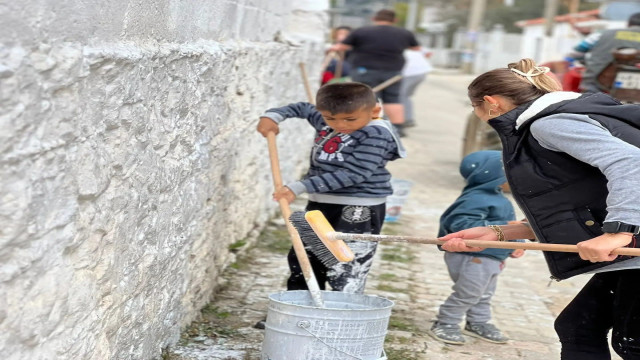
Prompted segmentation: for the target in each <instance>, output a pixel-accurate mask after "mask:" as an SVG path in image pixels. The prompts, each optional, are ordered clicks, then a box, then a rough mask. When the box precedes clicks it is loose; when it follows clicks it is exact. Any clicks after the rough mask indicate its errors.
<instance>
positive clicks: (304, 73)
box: [299, 63, 316, 105]
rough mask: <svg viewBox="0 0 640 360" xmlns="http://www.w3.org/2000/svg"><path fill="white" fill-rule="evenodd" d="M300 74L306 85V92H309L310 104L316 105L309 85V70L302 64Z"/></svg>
mask: <svg viewBox="0 0 640 360" xmlns="http://www.w3.org/2000/svg"><path fill="white" fill-rule="evenodd" d="M299 65H300V73H301V74H302V82H303V83H304V90H305V91H306V92H307V99H308V100H309V103H310V104H314V105H315V103H316V102H315V99H314V97H313V92H311V85H310V84H309V77H308V76H307V69H306V68H305V67H304V63H300V64H299Z"/></svg>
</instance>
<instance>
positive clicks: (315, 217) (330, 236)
mask: <svg viewBox="0 0 640 360" xmlns="http://www.w3.org/2000/svg"><path fill="white" fill-rule="evenodd" d="M296 213H298V212H296ZM290 219H291V221H292V222H293V225H294V226H295V227H296V229H298V233H299V234H300V237H301V238H302V239H303V241H304V242H305V243H306V244H316V245H314V246H315V247H319V244H324V245H325V246H327V249H328V250H329V252H328V254H333V255H335V254H336V253H337V252H338V251H341V249H340V246H341V245H339V244H340V243H338V244H336V241H340V242H342V241H344V240H348V241H353V240H364V241H378V242H379V241H383V242H384V241H389V242H404V243H414V244H434V245H443V244H445V243H446V241H444V240H437V239H430V238H426V237H419V236H404V235H372V234H348V233H342V232H336V231H334V230H333V227H332V226H331V224H329V222H328V221H327V219H326V218H325V217H324V215H323V214H322V212H320V211H317V210H314V211H309V212H307V213H306V214H304V217H303V218H301V216H300V215H299V214H295V215H292V217H291V218H290ZM301 219H302V220H301ZM464 243H465V244H466V245H467V246H471V247H480V248H494V249H525V250H542V251H559V252H574V253H577V252H578V247H577V246H576V245H564V244H545V243H537V242H524V243H523V242H511V241H486V240H472V239H468V240H464ZM345 246H346V245H345ZM336 249H337V250H336ZM611 253H612V254H615V255H628V256H640V249H637V248H618V249H615V250H613V251H612V252H611ZM314 254H315V252H314ZM325 256H329V255H325ZM338 260H339V258H338Z"/></svg>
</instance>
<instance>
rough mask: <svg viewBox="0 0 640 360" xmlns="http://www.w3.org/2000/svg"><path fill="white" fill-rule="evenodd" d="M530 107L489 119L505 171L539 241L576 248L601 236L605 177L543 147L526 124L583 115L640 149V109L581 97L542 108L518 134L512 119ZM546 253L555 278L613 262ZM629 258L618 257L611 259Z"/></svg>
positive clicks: (602, 96)
mask: <svg viewBox="0 0 640 360" xmlns="http://www.w3.org/2000/svg"><path fill="white" fill-rule="evenodd" d="M532 103H533V102H530V103H527V104H524V105H521V106H519V107H518V108H516V109H514V110H512V111H510V112H508V113H506V114H504V115H502V116H499V117H497V118H494V119H491V120H490V121H489V124H490V125H491V126H492V127H493V128H494V129H495V130H496V131H497V132H498V134H499V135H500V138H501V140H502V144H503V161H504V168H505V171H506V174H507V179H508V181H509V184H510V186H511V190H512V192H513V196H514V198H515V199H516V201H517V202H518V205H519V206H520V208H521V209H522V211H523V212H524V213H525V215H526V217H527V219H528V220H529V222H530V223H531V227H532V228H533V231H534V233H535V234H536V237H537V239H538V241H540V242H543V243H554V244H577V243H578V242H581V241H584V240H588V239H591V238H594V237H596V236H599V235H602V230H601V226H602V222H603V221H604V219H605V217H606V215H607V211H606V198H607V195H608V190H607V179H606V178H605V176H604V175H603V174H602V173H601V172H600V170H598V168H596V167H593V166H591V165H589V164H587V163H584V162H582V161H579V160H577V159H575V158H573V157H571V156H569V155H567V154H565V153H561V152H555V151H550V150H547V149H545V148H543V147H542V146H541V145H540V144H539V143H538V142H537V141H536V140H535V139H534V138H533V136H532V135H531V130H530V126H531V124H532V123H533V122H534V121H535V120H537V119H540V118H543V117H545V116H549V115H553V114H559V113H572V114H584V115H588V116H589V117H590V118H591V119H593V120H596V121H598V122H599V123H600V124H602V125H603V126H604V127H605V128H607V129H608V130H609V131H610V132H611V134H613V135H614V136H616V137H618V138H620V139H622V140H624V141H626V142H628V143H631V144H634V145H635V146H639V147H640V106H638V105H620V103H619V102H618V101H617V100H614V99H612V98H611V97H610V96H608V95H605V94H591V95H582V96H580V97H579V98H577V99H575V100H566V101H562V102H559V103H556V104H553V105H551V106H549V107H547V108H545V109H543V110H542V111H540V112H539V113H537V114H536V115H535V116H534V117H532V118H531V119H529V120H528V121H526V122H525V123H524V124H522V125H521V126H520V127H519V128H518V129H517V130H516V119H517V118H518V116H519V115H520V114H522V113H523V112H524V111H525V110H526V109H528V108H529V106H531V104H532ZM638 166H640V164H638ZM639 200H640V199H639ZM638 206H640V204H639V205H638ZM544 255H545V258H546V260H547V264H548V266H549V270H550V271H551V274H552V275H553V277H554V278H556V279H567V278H569V277H572V276H574V275H578V274H582V273H585V272H588V271H591V270H594V269H597V268H600V267H603V266H607V265H610V264H611V263H612V262H606V263H595V264H593V263H591V262H589V261H584V260H582V259H580V257H579V256H578V254H577V253H562V252H545V253H544ZM627 259H628V257H618V258H617V259H616V260H615V261H622V260H627Z"/></svg>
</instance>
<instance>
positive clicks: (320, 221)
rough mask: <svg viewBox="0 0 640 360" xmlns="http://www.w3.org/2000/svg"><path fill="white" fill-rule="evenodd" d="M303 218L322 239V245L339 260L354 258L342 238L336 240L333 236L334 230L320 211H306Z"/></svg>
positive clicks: (345, 260)
mask: <svg viewBox="0 0 640 360" xmlns="http://www.w3.org/2000/svg"><path fill="white" fill-rule="evenodd" d="M304 218H305V219H306V220H307V223H309V225H310V226H311V228H312V229H313V231H314V232H315V234H316V235H317V237H318V238H320V240H321V241H322V243H323V244H324V246H326V247H327V249H329V251H330V252H331V253H332V254H333V255H334V256H335V257H336V258H337V259H338V260H340V261H342V262H347V261H351V260H353V258H354V255H353V252H352V251H351V249H350V248H349V247H348V246H347V244H345V243H344V241H342V240H338V239H337V238H336V236H335V234H336V231H335V230H333V226H331V224H329V221H328V220H327V218H325V217H324V215H323V214H322V212H321V211H319V210H313V211H308V212H307V213H306V214H305V215H304Z"/></svg>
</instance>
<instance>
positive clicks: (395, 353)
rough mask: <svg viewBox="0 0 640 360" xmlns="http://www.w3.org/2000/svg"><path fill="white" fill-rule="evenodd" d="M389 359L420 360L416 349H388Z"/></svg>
mask: <svg viewBox="0 0 640 360" xmlns="http://www.w3.org/2000/svg"><path fill="white" fill-rule="evenodd" d="M385 352H386V353H387V359H388V360H418V358H417V357H416V352H415V350H411V349H393V348H390V349H386V350H385Z"/></svg>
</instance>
